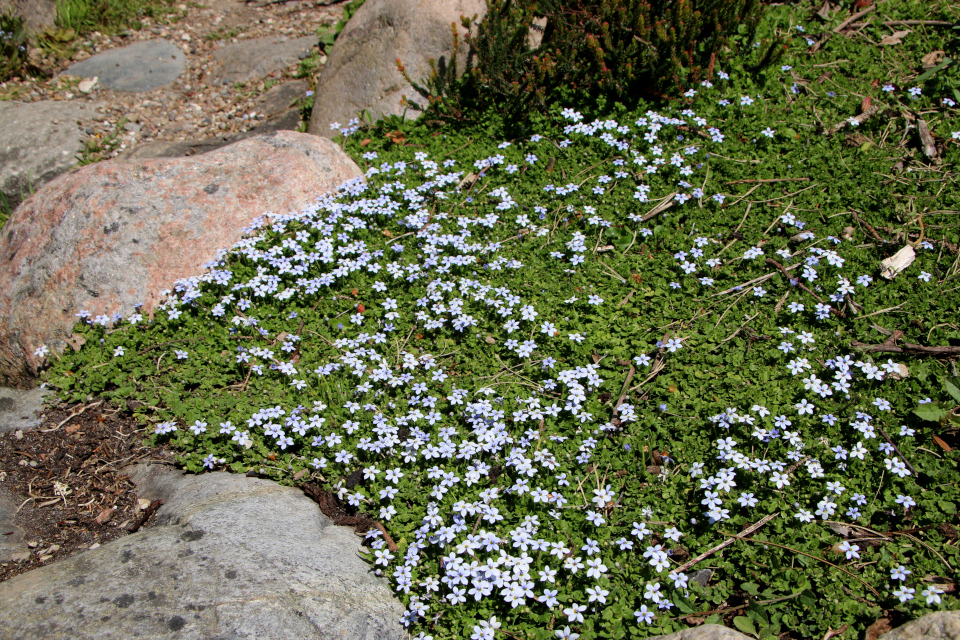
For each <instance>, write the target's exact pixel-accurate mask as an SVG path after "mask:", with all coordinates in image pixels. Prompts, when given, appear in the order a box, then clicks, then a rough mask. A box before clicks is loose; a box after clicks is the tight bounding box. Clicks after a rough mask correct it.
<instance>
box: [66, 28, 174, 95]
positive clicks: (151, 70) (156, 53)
mask: <svg viewBox="0 0 960 640" xmlns="http://www.w3.org/2000/svg"><path fill="white" fill-rule="evenodd" d="M183 65H184V55H183V51H181V50H180V48H179V47H177V46H176V45H174V44H171V43H169V42H167V41H166V40H145V41H143V42H135V43H133V44H131V45H127V46H126V47H120V48H119V49H111V50H109V51H104V52H103V53H98V54H97V55H95V56H92V57H90V58H87V59H86V60H83V61H81V62H77V63H75V64H72V65H70V67H69V68H68V69H67V70H66V71H64V72H63V73H64V75H68V76H75V77H78V78H93V77H97V78H99V80H98V82H99V84H100V86H102V87H103V88H105V89H110V90H113V91H130V92H134V93H136V92H140V91H153V90H154V89H157V88H159V87H162V86H164V85H167V84H170V83H171V82H173V81H174V80H176V79H177V76H179V75H180V74H181V73H183Z"/></svg>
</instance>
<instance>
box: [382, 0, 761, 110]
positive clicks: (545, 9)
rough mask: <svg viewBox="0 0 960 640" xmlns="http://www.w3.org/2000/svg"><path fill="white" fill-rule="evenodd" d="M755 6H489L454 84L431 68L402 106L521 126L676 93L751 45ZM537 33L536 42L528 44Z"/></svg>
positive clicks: (474, 28) (471, 33) (746, 0)
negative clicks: (734, 44)
mask: <svg viewBox="0 0 960 640" xmlns="http://www.w3.org/2000/svg"><path fill="white" fill-rule="evenodd" d="M761 9H762V7H761V1H760V0H487V13H486V16H484V18H483V19H482V20H479V21H478V20H476V18H475V17H474V18H473V19H469V18H464V19H463V27H464V28H466V29H467V30H468V33H467V34H466V35H464V36H463V38H464V40H465V42H466V44H467V45H468V46H469V56H470V60H469V65H470V69H469V71H468V72H467V73H466V74H465V75H464V77H463V78H462V79H460V80H459V81H455V80H454V79H453V74H452V69H453V68H455V65H447V66H446V68H442V67H438V66H437V65H434V69H433V72H432V73H431V77H430V78H428V79H427V80H425V81H424V82H423V83H422V84H415V83H413V82H411V84H413V86H414V87H415V89H416V90H417V92H418V93H420V96H421V98H424V99H425V100H426V103H425V104H419V103H416V102H413V101H408V104H409V106H411V107H412V108H414V109H422V108H427V107H431V106H432V107H434V109H433V110H434V111H437V107H439V108H440V111H443V112H444V115H446V116H447V117H450V116H453V117H454V118H457V119H459V118H462V117H464V115H465V114H466V113H468V112H469V110H468V109H466V108H465V106H464V105H469V106H470V109H476V110H477V111H482V110H485V109H487V108H493V109H495V110H497V111H500V112H502V113H504V114H506V115H508V116H509V117H510V118H512V119H516V118H519V119H521V120H523V119H525V117H526V116H527V115H528V114H530V113H531V112H532V111H535V110H537V109H542V108H543V107H544V106H545V105H547V104H550V103H552V102H554V101H558V100H560V101H563V102H575V103H577V104H579V105H583V104H585V103H597V102H606V103H612V102H621V103H628V102H634V101H635V100H636V98H638V97H643V98H646V99H651V98H654V99H662V98H670V97H676V96H679V95H681V94H682V93H683V92H685V91H687V90H689V89H690V88H692V87H694V86H696V85H698V84H699V83H700V82H701V81H703V80H706V79H710V78H711V76H712V72H713V68H714V64H715V62H716V60H717V56H718V55H720V54H721V52H722V50H723V48H724V47H725V46H728V45H730V44H731V41H732V38H733V37H734V36H740V38H739V39H740V40H742V41H743V42H748V43H752V41H753V37H754V35H755V32H756V28H757V24H758V22H759V20H760V15H761ZM543 19H546V25H545V26H542V21H543ZM535 31H539V32H540V34H541V35H542V40H541V42H540V43H539V46H536V47H533V46H531V44H532V38H531V35H532V33H533V32H535ZM454 32H455V38H457V37H459V36H457V35H456V27H455V26H454ZM779 48H780V47H779V45H775V46H773V47H770V48H769V50H768V53H770V55H765V56H762V57H761V59H765V58H766V59H773V58H775V57H778V56H777V55H776V54H777V53H778V49H779ZM397 64H398V66H399V67H400V69H401V71H403V65H402V63H401V61H399V60H398V61H397ZM408 80H409V77H408ZM438 115H439V114H438Z"/></svg>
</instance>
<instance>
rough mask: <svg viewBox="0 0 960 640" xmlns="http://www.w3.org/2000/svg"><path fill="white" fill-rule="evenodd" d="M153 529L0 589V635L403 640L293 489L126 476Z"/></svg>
mask: <svg viewBox="0 0 960 640" xmlns="http://www.w3.org/2000/svg"><path fill="white" fill-rule="evenodd" d="M130 475H131V478H132V480H133V481H134V482H135V483H136V484H137V487H138V495H139V496H140V497H142V498H147V499H162V500H164V505H163V506H162V507H161V508H160V510H159V511H158V512H157V515H155V516H154V518H155V521H154V523H153V526H152V527H151V528H148V529H145V530H142V531H140V532H138V533H135V534H132V535H130V536H126V537H124V538H120V539H118V540H115V541H113V542H111V543H109V544H106V545H104V546H102V547H99V548H97V549H94V550H91V551H87V552H85V553H83V554H82V555H79V556H74V557H72V558H69V559H67V560H63V561H61V562H58V563H55V564H52V565H49V566H45V567H41V568H39V569H35V570H33V571H30V572H28V573H25V574H22V575H20V576H17V577H15V578H12V579H10V580H8V581H6V582H4V583H0V611H3V612H4V614H3V615H2V616H0V639H4V640H6V639H10V640H13V639H14V638H16V639H17V640H39V639H41V638H43V639H45V640H47V639H62V640H67V639H69V640H84V639H91V640H93V639H96V640H105V639H107V638H124V639H126V638H134V637H141V638H160V637H164V638H166V637H170V638H173V637H175V638H178V639H184V640H186V639H193V638H217V639H220V638H222V639H227V638H231V639H233V638H297V639H298V640H310V639H314V638H316V639H320V638H325V639H326V638H351V639H358V640H359V639H368V640H389V639H391V638H397V639H399V638H401V637H403V635H404V631H403V629H402V627H401V626H400V624H399V622H398V620H399V617H400V615H401V614H402V613H403V605H402V604H401V603H400V602H399V600H397V599H395V598H394V597H393V595H392V593H391V591H390V588H389V586H388V585H387V583H386V582H385V581H384V580H382V579H380V578H377V577H375V576H374V575H373V574H372V573H371V572H370V567H369V565H368V564H366V563H365V562H363V561H362V560H361V559H360V558H359V557H358V555H357V552H358V549H359V542H360V539H359V538H358V537H357V535H356V534H355V533H354V532H353V530H352V529H350V528H347V527H337V526H334V525H333V524H332V523H331V522H330V520H329V519H327V518H326V517H325V516H324V515H323V514H321V513H320V511H319V509H318V508H317V506H316V505H315V504H314V503H313V502H312V501H310V500H309V499H308V498H306V497H305V496H304V495H303V494H302V493H301V492H300V491H298V490H296V489H292V488H289V487H282V486H280V485H278V484H276V483H275V482H271V481H268V480H260V479H256V478H247V477H244V476H237V475H233V474H228V473H211V474H205V475H201V476H184V475H182V474H181V473H180V472H176V471H172V470H168V469H167V468H163V467H155V466H154V467H150V466H137V467H134V468H132V469H131V470H130Z"/></svg>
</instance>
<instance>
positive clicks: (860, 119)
mask: <svg viewBox="0 0 960 640" xmlns="http://www.w3.org/2000/svg"><path fill="white" fill-rule="evenodd" d="M885 108H886V105H882V104H875V105H873V106H872V107H870V108H869V109H867V110H866V111H864V112H863V113H861V114H860V115H858V116H854V117H852V118H849V119H847V120H841V121H840V122H838V123H837V124H835V125H833V126H832V127H830V128H829V129H826V130H825V131H824V132H823V135H825V136H832V135H833V134H835V133H837V132H838V131H842V130H843V129H846V128H847V127H848V126H849V125H850V123H851V122H856V123H857V125H861V124H863V123H864V122H866V121H867V120H869V119H870V118H872V117H873V116H875V115H877V114H878V113H879V112H880V111H882V110H883V109H885Z"/></svg>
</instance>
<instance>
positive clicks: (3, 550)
mask: <svg viewBox="0 0 960 640" xmlns="http://www.w3.org/2000/svg"><path fill="white" fill-rule="evenodd" d="M19 506H20V503H19V502H18V501H17V499H16V496H14V494H12V493H10V492H9V491H7V490H6V489H5V488H3V486H2V485H0V562H10V560H11V559H13V558H14V557H15V556H22V555H23V554H29V552H30V549H29V547H27V545H26V543H25V542H24V541H23V536H24V531H23V529H21V528H20V527H18V526H17V525H16V524H15V522H14V521H15V518H16V516H17V508H18V507H19Z"/></svg>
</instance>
